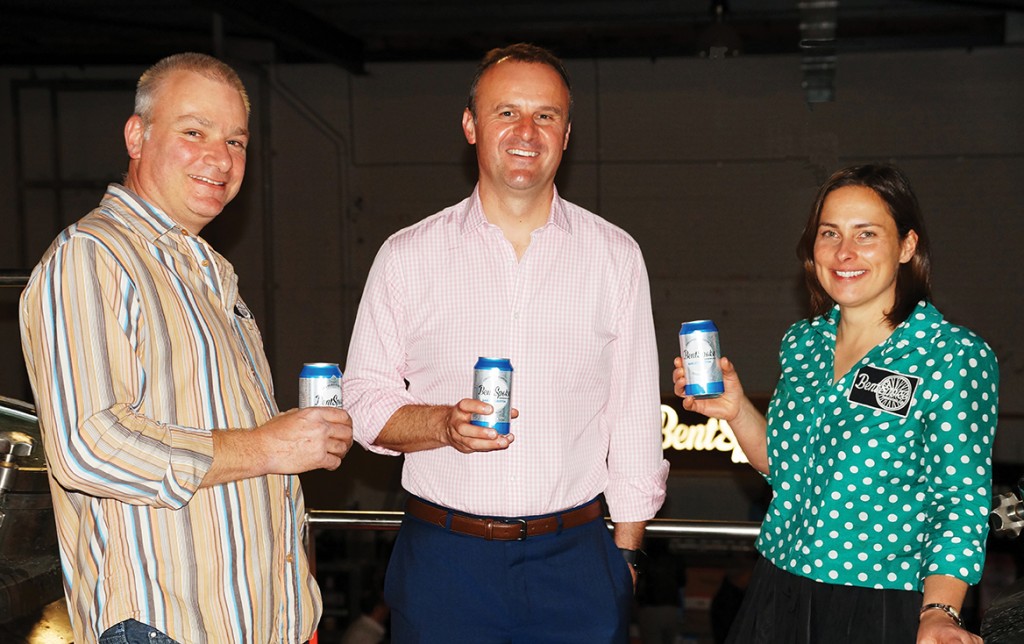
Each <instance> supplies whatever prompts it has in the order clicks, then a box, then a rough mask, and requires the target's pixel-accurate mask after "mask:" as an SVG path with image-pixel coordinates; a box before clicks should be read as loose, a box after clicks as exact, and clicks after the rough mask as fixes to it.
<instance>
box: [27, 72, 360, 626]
mask: <svg viewBox="0 0 1024 644" xmlns="http://www.w3.org/2000/svg"><path fill="white" fill-rule="evenodd" d="M248 117H249V102H248V98H247V95H246V93H245V88H244V87H243V86H242V82H241V80H240V79H239V78H238V75H237V74H236V73H235V72H234V71H233V70H232V69H231V68H230V67H228V66H227V65H225V64H224V63H222V62H220V61H218V60H216V59H214V58H211V57H209V56H205V55H201V54H178V55H175V56H171V57H169V58H166V59H164V60H162V61H160V62H159V63H157V64H156V65H154V66H153V67H152V68H150V69H149V70H148V71H147V72H146V73H145V74H143V76H142V77H141V78H140V79H139V85H138V90H137V93H136V98H135V114H134V115H133V116H132V117H131V118H129V119H128V122H127V123H126V125H125V142H126V145H127V150H128V156H129V163H128V173H127V175H126V180H125V182H124V185H118V184H111V185H110V186H109V188H108V189H107V193H106V195H105V196H104V198H103V200H102V201H101V203H100V205H99V207H98V208H97V209H95V210H93V211H92V212H91V213H89V214H88V215H86V216H85V217H84V218H83V219H81V220H79V221H78V222H77V223H75V224H73V225H72V226H70V227H69V228H67V229H66V230H64V231H63V232H62V233H60V235H59V236H58V237H57V239H56V240H55V241H54V242H53V244H52V245H51V246H50V248H49V249H48V250H47V251H46V253H45V255H44V256H43V258H42V260H41V261H40V262H39V265H38V266H37V267H36V269H35V271H34V272H33V273H32V277H31V279H30V281H29V284H28V286H27V287H26V289H25V292H24V293H23V295H22V300H21V331H22V346H23V350H24V354H25V360H26V363H27V366H28V372H29V377H30V380H31V382H32V389H33V392H34V394H35V398H36V405H37V410H38V415H39V422H40V426H41V428H42V432H43V442H44V446H45V449H46V456H47V461H48V465H49V472H50V483H51V485H50V487H51V490H52V493H53V504H54V513H55V515H56V519H57V532H58V535H59V540H60V550H61V561H62V567H63V575H64V587H65V593H66V596H67V600H68V608H69V611H70V614H71V624H72V627H73V629H74V636H75V641H76V642H78V643H79V644H84V643H87V642H96V641H100V642H101V643H102V644H135V643H136V642H147V643H154V642H155V643H161V642H175V641H177V642H188V643H189V644H193V643H203V642H211V643H212V642H216V643H218V644H221V643H224V642H256V643H263V642H302V641H305V640H306V639H308V638H309V637H310V635H311V634H312V632H313V629H314V628H315V626H316V623H317V621H318V619H319V617H320V612H321V602H320V593H319V590H318V589H317V586H316V582H315V580H314V579H313V576H312V575H311V574H310V571H309V567H308V563H307V561H306V557H305V554H304V550H303V547H302V526H301V521H302V518H303V515H304V507H303V499H302V491H301V489H300V487H299V481H298V478H297V476H295V475H296V474H298V473H300V472H304V471H308V470H311V469H316V468H327V469H335V468H337V467H338V466H339V465H340V464H341V460H342V459H343V458H344V456H345V454H346V453H347V451H348V449H349V447H350V446H351V442H352V429H351V421H350V419H349V417H348V414H347V413H346V412H344V411H342V410H338V409H332V408H310V409H303V410H291V411H288V412H285V413H279V412H278V409H277V405H276V403H275V401H274V391H273V383H272V380H271V374H270V369H269V366H268V364H267V360H266V357H265V355H264V352H263V344H262V340H261V338H260V334H259V330H258V329H257V327H256V323H255V321H254V320H253V318H252V315H251V313H250V312H249V309H248V308H247V307H246V305H245V303H244V302H243V301H242V299H241V297H239V295H238V278H237V276H236V275H235V273H234V270H233V268H232V266H231V264H230V263H228V261H227V260H226V259H225V258H224V257H222V256H221V255H219V254H218V253H217V252H216V251H214V250H213V249H212V248H211V247H210V246H209V245H208V244H207V243H206V242H205V241H204V240H203V239H202V238H200V237H199V236H198V234H199V232H200V231H201V230H202V229H203V227H204V226H206V224H208V223H209V222H210V221H212V220H213V219H214V218H215V217H216V216H217V215H219V214H220V212H221V210H222V209H223V208H224V206H225V205H226V204H227V203H228V202H229V201H231V199H232V198H233V197H234V196H235V195H236V194H237V193H238V189H239V187H240V185H241V182H242V177H243V175H244V172H245V154H246V152H245V148H246V144H247V142H248V138H249V133H248Z"/></svg>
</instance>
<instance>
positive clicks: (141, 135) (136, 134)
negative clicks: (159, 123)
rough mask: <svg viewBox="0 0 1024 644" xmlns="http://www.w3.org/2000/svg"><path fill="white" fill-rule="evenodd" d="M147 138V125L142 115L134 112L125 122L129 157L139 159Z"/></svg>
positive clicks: (125, 136)
mask: <svg viewBox="0 0 1024 644" xmlns="http://www.w3.org/2000/svg"><path fill="white" fill-rule="evenodd" d="M145 140H146V126H145V124H144V123H143V122H142V117H141V116H139V115H138V114H133V115H132V117H131V118H130V119H128V121H127V122H126V123H125V124H124V145H125V147H126V148H127V149H128V158H129V159H138V158H139V157H140V156H142V142H143V141H145Z"/></svg>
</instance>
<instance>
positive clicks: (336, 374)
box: [299, 362, 341, 409]
mask: <svg viewBox="0 0 1024 644" xmlns="http://www.w3.org/2000/svg"><path fill="white" fill-rule="evenodd" d="M305 407H341V369H340V368H338V363H337V362H307V363H306V364H304V365H302V371H300V372H299V408H300V409H302V408H305Z"/></svg>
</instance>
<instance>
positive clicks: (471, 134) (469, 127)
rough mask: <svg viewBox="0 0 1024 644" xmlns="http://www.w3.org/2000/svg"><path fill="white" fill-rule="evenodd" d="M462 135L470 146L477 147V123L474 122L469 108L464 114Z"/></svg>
mask: <svg viewBox="0 0 1024 644" xmlns="http://www.w3.org/2000/svg"><path fill="white" fill-rule="evenodd" d="M462 133H463V134H465V135H466V140H467V141H469V144H470V145H476V123H474V122H473V113H472V112H470V111H469V108H468V107H467V108H466V109H465V111H463V112H462Z"/></svg>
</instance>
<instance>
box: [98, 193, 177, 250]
mask: <svg viewBox="0 0 1024 644" xmlns="http://www.w3.org/2000/svg"><path fill="white" fill-rule="evenodd" d="M100 207H101V208H105V209H106V210H107V211H108V212H110V213H111V214H114V215H116V216H118V217H119V218H120V219H122V220H123V221H124V223H125V224H127V225H128V226H131V227H132V228H134V229H135V230H136V231H138V233H139V234H140V235H142V236H143V237H145V238H146V239H148V240H149V241H152V242H155V241H157V240H158V239H159V238H160V237H163V236H164V235H166V234H168V233H172V232H178V231H180V232H182V233H185V229H184V228H182V227H181V226H180V225H179V224H178V223H177V222H175V221H174V220H173V219H171V218H170V216H168V215H167V213H165V212H164V211H162V210H160V209H159V208H157V207H156V206H154V205H152V204H150V203H148V202H147V201H145V200H144V199H143V198H142V197H140V196H139V195H137V194H135V193H134V192H132V191H131V190H129V189H128V188H126V187H124V186H123V185H121V184H119V183H112V184H110V185H108V186H107V193H106V194H105V195H104V196H103V201H102V202H101V203H100ZM187 234H191V233H187Z"/></svg>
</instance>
